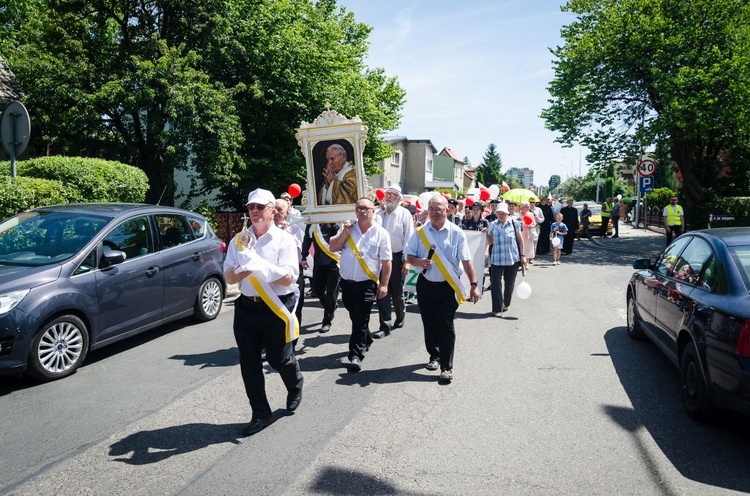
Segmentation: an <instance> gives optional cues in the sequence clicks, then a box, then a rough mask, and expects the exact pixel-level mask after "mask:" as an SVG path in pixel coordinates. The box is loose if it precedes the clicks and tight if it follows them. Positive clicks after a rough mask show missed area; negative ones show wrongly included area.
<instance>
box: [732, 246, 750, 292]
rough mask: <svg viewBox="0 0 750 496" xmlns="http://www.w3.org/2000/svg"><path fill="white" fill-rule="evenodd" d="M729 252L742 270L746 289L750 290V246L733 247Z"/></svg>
mask: <svg viewBox="0 0 750 496" xmlns="http://www.w3.org/2000/svg"><path fill="white" fill-rule="evenodd" d="M729 251H730V252H731V253H732V257H733V258H734V260H735V262H736V263H737V267H738V268H739V269H740V273H741V274H742V279H743V280H744V281H745V287H746V288H750V246H732V247H730V248H729Z"/></svg>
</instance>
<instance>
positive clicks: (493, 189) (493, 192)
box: [487, 184, 500, 200]
mask: <svg viewBox="0 0 750 496" xmlns="http://www.w3.org/2000/svg"><path fill="white" fill-rule="evenodd" d="M487 189H489V190H490V200H494V199H495V198H497V197H498V195H499V194H500V186H498V185H497V184H493V185H492V186H490V187H489V188H487Z"/></svg>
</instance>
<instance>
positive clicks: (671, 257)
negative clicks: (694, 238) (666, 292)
mask: <svg viewBox="0 0 750 496" xmlns="http://www.w3.org/2000/svg"><path fill="white" fill-rule="evenodd" d="M688 241H690V238H689V237H687V236H686V237H679V238H677V240H676V241H675V242H674V243H672V244H671V245H669V247H668V248H667V249H666V250H664V251H663V252H662V254H661V255H660V256H659V260H657V261H656V272H657V273H659V274H661V275H663V276H668V275H671V273H672V270H673V269H674V266H675V264H676V263H677V259H678V255H679V254H680V252H681V251H682V249H683V248H684V247H685V245H687V243H688Z"/></svg>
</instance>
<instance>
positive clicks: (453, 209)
mask: <svg viewBox="0 0 750 496" xmlns="http://www.w3.org/2000/svg"><path fill="white" fill-rule="evenodd" d="M457 210H458V200H454V199H453V198H448V218H447V220H448V222H453V223H454V224H456V225H457V226H460V225H461V216H460V215H458V213H457Z"/></svg>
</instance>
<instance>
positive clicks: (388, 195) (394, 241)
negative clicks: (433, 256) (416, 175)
mask: <svg viewBox="0 0 750 496" xmlns="http://www.w3.org/2000/svg"><path fill="white" fill-rule="evenodd" d="M401 198H402V195H401V187H400V186H399V185H398V184H394V185H392V186H388V187H387V188H385V198H384V199H383V209H382V210H379V211H378V213H377V219H378V221H379V222H380V225H381V226H383V229H385V230H386V231H388V234H389V235H390V237H391V252H392V253H391V255H392V257H393V258H392V260H391V267H392V268H391V275H390V278H389V279H388V294H387V295H386V296H385V298H381V299H379V300H378V314H379V315H380V329H379V330H378V332H376V333H374V334H373V335H372V337H374V338H382V337H385V336H387V335H389V334H390V333H391V329H398V328H400V327H403V326H404V317H405V316H406V304H405V303H404V279H405V278H406V274H407V273H408V272H409V264H408V263H406V262H405V261H404V245H406V242H407V241H409V238H411V235H412V234H414V221H413V220H412V216H411V214H410V213H409V211H408V210H406V209H405V208H404V207H402V206H401V205H400V204H401ZM391 302H393V305H391ZM391 307H393V308H395V310H396V320H395V321H394V322H393V323H391V314H392V312H391Z"/></svg>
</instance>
